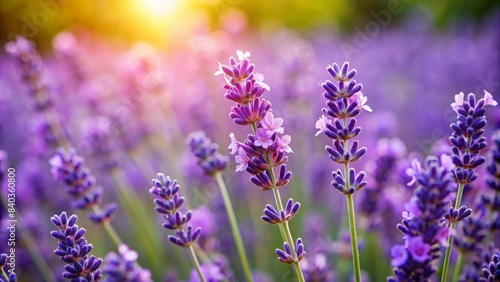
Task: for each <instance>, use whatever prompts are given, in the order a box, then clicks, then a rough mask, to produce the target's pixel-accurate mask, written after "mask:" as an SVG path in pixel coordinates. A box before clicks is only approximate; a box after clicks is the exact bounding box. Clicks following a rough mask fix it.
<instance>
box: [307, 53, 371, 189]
mask: <svg viewBox="0 0 500 282" xmlns="http://www.w3.org/2000/svg"><path fill="white" fill-rule="evenodd" d="M327 71H328V73H329V74H330V75H331V76H332V77H333V79H334V80H335V81H336V82H337V83H338V84H337V85H335V84H334V83H333V82H331V81H329V80H328V81H326V82H324V83H323V84H322V86H323V88H324V89H325V92H324V94H323V95H324V96H325V98H326V99H327V100H326V105H327V107H328V108H323V113H324V114H325V115H327V116H329V117H331V118H333V120H331V119H329V118H328V117H326V116H325V115H323V116H321V117H320V118H319V120H318V121H317V122H316V128H317V129H318V132H317V133H316V136H318V135H319V134H321V133H324V134H325V135H326V136H328V137H329V138H331V139H333V146H326V148H325V149H326V151H327V152H328V154H329V155H330V159H331V160H332V161H334V162H336V163H339V164H342V165H348V164H349V163H352V162H355V161H357V160H359V159H360V158H361V156H363V155H364V154H365V153H366V147H359V141H357V140H356V141H353V142H352V144H351V146H350V148H349V146H348V143H347V142H348V140H350V139H352V138H354V137H356V136H357V135H358V134H359V133H360V132H361V127H359V126H357V125H356V122H357V120H356V116H358V115H359V114H360V113H361V111H363V110H364V111H369V112H371V111H372V109H371V108H370V107H369V106H368V105H366V101H367V98H366V97H365V96H364V95H363V93H361V92H360V91H361V89H362V88H363V86H362V84H360V83H357V82H356V80H354V79H353V77H354V76H355V75H356V70H355V69H352V70H349V63H347V62H346V63H344V64H343V65H342V68H340V67H339V65H337V64H336V63H335V64H333V65H332V66H329V67H328V68H327ZM365 176H366V173H365V172H360V173H358V174H356V171H355V169H354V168H351V169H350V170H349V171H345V172H342V171H341V170H340V169H339V170H337V171H334V172H333V179H334V181H332V186H333V187H334V188H335V189H337V190H338V191H339V192H341V193H343V194H353V193H354V192H355V191H357V190H359V189H361V188H363V187H364V186H366V184H367V183H366V181H365V180H364V179H365ZM349 180H350V181H351V182H349Z"/></svg>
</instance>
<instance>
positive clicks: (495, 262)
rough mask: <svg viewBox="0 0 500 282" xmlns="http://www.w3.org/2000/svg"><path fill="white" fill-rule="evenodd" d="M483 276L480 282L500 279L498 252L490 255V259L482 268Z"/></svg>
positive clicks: (499, 257)
mask: <svg viewBox="0 0 500 282" xmlns="http://www.w3.org/2000/svg"><path fill="white" fill-rule="evenodd" d="M482 274H483V277H482V278H480V279H479V281H480V282H496V281H500V252H497V253H496V254H494V255H493V256H492V257H491V260H490V262H489V263H488V264H486V265H485V267H484V268H483V270H482Z"/></svg>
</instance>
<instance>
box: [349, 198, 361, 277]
mask: <svg viewBox="0 0 500 282" xmlns="http://www.w3.org/2000/svg"><path fill="white" fill-rule="evenodd" d="M347 211H348V213H349V232H350V234H351V250H352V263H353V267H354V277H355V278H356V282H361V265H360V263H359V252H358V238H357V236H356V219H355V217H354V199H353V194H348V195H347Z"/></svg>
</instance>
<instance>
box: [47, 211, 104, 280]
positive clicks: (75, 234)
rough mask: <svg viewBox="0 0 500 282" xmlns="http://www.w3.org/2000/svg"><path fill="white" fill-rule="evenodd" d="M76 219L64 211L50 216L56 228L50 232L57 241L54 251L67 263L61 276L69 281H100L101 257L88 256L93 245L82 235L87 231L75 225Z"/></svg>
mask: <svg viewBox="0 0 500 282" xmlns="http://www.w3.org/2000/svg"><path fill="white" fill-rule="evenodd" d="M77 220H78V217H77V216H76V215H74V214H73V215H71V216H70V217H68V216H67V214H66V212H62V213H61V214H60V215H54V216H53V217H51V221H52V223H53V224H54V225H55V226H56V227H57V228H58V229H57V230H54V231H52V232H50V235H51V236H52V237H54V238H55V239H57V240H58V241H59V242H58V247H57V249H56V250H55V251H54V253H55V254H56V255H57V256H59V257H61V260H62V261H64V262H66V263H67V265H66V266H65V267H64V269H65V270H66V271H65V272H64V273H63V277H64V278H67V279H71V281H89V282H97V281H100V280H101V279H102V274H101V270H100V269H99V267H100V266H101V264H102V259H100V258H96V257H95V256H93V255H92V256H89V254H90V251H92V248H93V247H92V244H89V243H88V242H87V240H86V239H85V237H84V235H85V233H86V232H87V231H86V230H85V229H83V228H78V225H76V221H77Z"/></svg>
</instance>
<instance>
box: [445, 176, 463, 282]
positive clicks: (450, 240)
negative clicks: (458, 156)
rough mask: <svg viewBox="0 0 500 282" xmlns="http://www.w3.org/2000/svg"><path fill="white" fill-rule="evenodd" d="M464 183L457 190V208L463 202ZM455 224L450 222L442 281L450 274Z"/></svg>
mask: <svg viewBox="0 0 500 282" xmlns="http://www.w3.org/2000/svg"><path fill="white" fill-rule="evenodd" d="M464 186H465V185H464V184H463V183H459V184H458V191H457V200H456V201H455V209H458V208H460V203H461V202H462V194H463V192H464ZM455 224H456V222H450V229H449V231H448V234H449V236H448V248H447V249H446V254H445V256H444V263H443V273H442V274H441V282H446V279H447V276H448V268H449V264H450V257H451V249H452V247H453V235H451V234H453V231H454V229H455Z"/></svg>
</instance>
